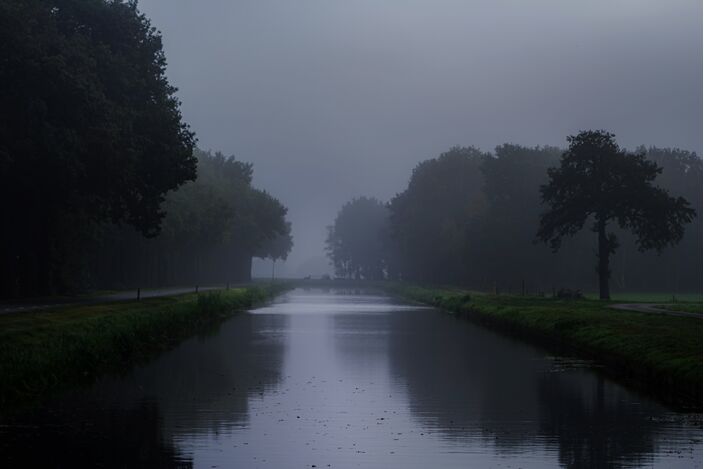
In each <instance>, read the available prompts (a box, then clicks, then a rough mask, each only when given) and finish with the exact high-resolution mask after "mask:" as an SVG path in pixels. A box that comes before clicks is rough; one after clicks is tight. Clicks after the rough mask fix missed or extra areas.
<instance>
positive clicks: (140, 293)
mask: <svg viewBox="0 0 704 469" xmlns="http://www.w3.org/2000/svg"><path fill="white" fill-rule="evenodd" d="M141 297H142V289H141V288H139V287H137V301H139V299H140V298H141Z"/></svg>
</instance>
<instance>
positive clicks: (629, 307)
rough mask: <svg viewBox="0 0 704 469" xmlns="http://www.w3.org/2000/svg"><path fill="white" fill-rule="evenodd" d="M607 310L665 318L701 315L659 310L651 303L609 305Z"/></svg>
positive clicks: (699, 315)
mask: <svg viewBox="0 0 704 469" xmlns="http://www.w3.org/2000/svg"><path fill="white" fill-rule="evenodd" d="M609 308H614V309H620V310H623V311H636V312H639V313H649V314H664V315H666V316H682V317H687V318H700V319H701V318H702V315H701V314H697V313H687V312H685V311H671V310H669V309H664V308H661V307H660V305H657V304H652V303H619V304H616V305H609Z"/></svg>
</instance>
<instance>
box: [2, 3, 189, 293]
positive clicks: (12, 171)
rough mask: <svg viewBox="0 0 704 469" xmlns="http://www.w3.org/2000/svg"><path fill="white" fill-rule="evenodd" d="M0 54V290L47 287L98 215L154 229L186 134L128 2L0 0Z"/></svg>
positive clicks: (153, 40)
mask: <svg viewBox="0 0 704 469" xmlns="http://www.w3.org/2000/svg"><path fill="white" fill-rule="evenodd" d="M0 57H2V61H3V64H2V66H0V197H1V198H2V200H4V201H12V202H11V203H9V204H7V207H6V210H5V212H4V216H5V219H8V220H12V223H13V229H12V230H2V233H1V234H0V246H2V248H1V249H2V251H0V266H1V267H0V276H1V277H0V289H2V290H1V292H0V296H3V295H4V296H8V295H29V294H39V293H41V294H48V293H54V292H56V291H58V290H62V289H66V288H67V287H68V286H69V284H70V281H71V279H70V278H69V277H70V274H71V269H72V268H73V267H72V266H71V265H70V263H71V260H72V259H73V258H75V257H76V254H77V253H79V252H80V249H81V248H80V246H81V244H82V243H83V242H84V241H85V240H86V238H90V237H91V236H92V234H93V233H92V230H93V229H94V228H95V226H96V224H97V223H100V222H104V221H112V222H116V223H117V222H126V223H127V224H129V225H131V226H134V227H135V228H136V229H137V230H138V231H139V232H141V233H143V234H145V235H147V236H153V235H155V234H157V233H158V231H159V228H160V223H161V220H162V218H163V211H162V210H161V204H162V202H163V201H164V195H165V193H166V192H167V191H169V190H173V189H175V188H176V187H178V186H179V185H180V184H182V183H183V182H184V181H187V180H190V179H193V178H194V177H195V158H194V157H193V155H192V150H193V146H194V136H193V134H192V133H191V132H190V131H189V129H188V127H187V126H186V124H184V123H183V122H182V118H181V113H180V111H179V102H178V100H177V99H176V97H175V92H176V89H175V88H174V87H173V86H171V85H170V84H169V82H168V80H167V78H166V74H165V69H166V59H165V57H164V53H163V51H162V41H161V36H160V35H159V34H158V33H157V32H156V31H155V30H154V28H152V26H151V24H150V23H149V21H148V20H147V19H146V18H145V17H144V16H143V15H142V14H140V13H139V12H138V10H137V7H136V3H135V2H123V1H105V0H87V1H77V0H69V1H59V0H49V1H43V0H42V1H40V0H23V1H16V0H2V1H0Z"/></svg>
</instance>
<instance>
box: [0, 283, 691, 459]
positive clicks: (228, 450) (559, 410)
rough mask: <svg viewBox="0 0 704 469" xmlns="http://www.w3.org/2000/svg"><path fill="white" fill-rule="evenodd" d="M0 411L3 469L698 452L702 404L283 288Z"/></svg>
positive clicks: (432, 323)
mask: <svg viewBox="0 0 704 469" xmlns="http://www.w3.org/2000/svg"><path fill="white" fill-rule="evenodd" d="M0 423H2V425H1V426H0V441H1V442H2V443H0V450H2V452H3V453H4V454H5V455H6V456H7V457H9V459H10V462H11V464H14V467H16V466H17V465H23V466H28V465H29V464H30V463H34V464H40V465H42V464H47V463H48V462H51V463H52V464H53V465H54V466H57V465H59V466H60V465H61V464H63V465H65V466H66V467H70V466H73V465H75V462H76V461H77V460H80V461H81V462H82V464H83V465H90V466H98V465H100V464H104V465H106V466H109V467H122V466H130V467H131V466H135V465H140V464H141V465H144V466H145V467H173V466H183V467H189V466H191V465H192V466H194V467H203V468H212V467H262V468H267V467H272V468H292V467H301V468H303V467H309V468H310V467H318V468H320V467H338V468H339V467H370V468H371V467H404V468H407V467H412V468H413V467H417V468H428V467H444V468H445V467H446V468H453V467H514V468H515V467H523V468H529V467H559V466H563V467H642V466H646V467H662V468H678V467H682V468H684V467H701V464H702V437H701V415H700V414H686V413H684V414H682V413H674V412H672V411H670V410H668V409H666V408H664V407H663V406H661V405H659V404H657V403H655V402H653V401H651V400H649V399H647V398H643V397H641V396H638V395H636V394H634V393H633V392H631V391H628V390H626V389H624V388H623V387H622V386H621V385H619V384H616V383H614V382H612V381H611V380H609V379H607V378H605V377H603V376H602V375H600V374H599V373H598V372H597V370H595V369H593V368H591V367H590V365H589V364H588V363H585V362H581V361H578V360H571V359H569V358H565V357H556V356H553V355H552V354H551V353H548V352H546V351H544V350H540V349H537V348H535V347H532V346H529V345H526V344H523V343H520V342H517V341H514V340H512V339H509V338H506V337H505V336H500V335H497V334H495V333H493V332H491V331H489V330H486V329H483V328H480V327H477V326H475V325H472V324H471V323H469V322H467V321H462V320H457V319H455V318H453V317H452V316H450V315H448V314H446V313H443V312H441V311H437V310H434V309H431V308H426V307H420V306H414V305H409V304H404V303H401V302H398V301H396V300H394V299H392V298H390V297H388V296H382V295H377V294H373V293H370V292H362V291H345V290H300V289H299V290H295V291H292V292H290V293H288V294H285V295H283V296H281V297H279V298H278V299H277V300H276V301H275V302H274V303H273V304H270V305H269V306H266V307H263V308H258V309H255V310H253V311H251V312H248V313H242V314H239V315H236V316H234V317H233V318H231V319H229V320H228V321H227V322H225V323H224V324H222V325H221V326H220V327H219V328H217V330H213V331H210V332H209V333H207V334H204V335H201V336H200V337H197V338H193V339H190V340H188V341H186V342H184V343H182V344H181V345H179V346H178V347H177V348H175V349H174V350H172V351H169V352H167V353H165V354H164V355H162V356H160V357H158V358H157V359H155V360H153V361H152V362H151V363H148V364H146V365H144V366H142V367H138V368H136V369H134V370H133V371H131V372H129V373H127V374H126V375H125V376H124V377H121V378H116V377H108V378H105V379H103V380H102V381H100V382H99V383H97V384H96V385H94V386H93V387H92V388H91V389H89V390H86V391H78V392H75V393H73V394H71V395H70V396H67V397H65V398H63V399H61V400H59V401H56V402H54V403H52V404H49V405H47V406H46V407H45V408H43V409H41V410H38V411H36V412H34V413H31V414H28V415H22V416H18V417H15V418H14V419H11V420H6V421H4V422H0ZM40 424H41V425H40ZM36 448H42V450H41V451H36ZM79 458H80V459H79ZM8 467H9V466H8Z"/></svg>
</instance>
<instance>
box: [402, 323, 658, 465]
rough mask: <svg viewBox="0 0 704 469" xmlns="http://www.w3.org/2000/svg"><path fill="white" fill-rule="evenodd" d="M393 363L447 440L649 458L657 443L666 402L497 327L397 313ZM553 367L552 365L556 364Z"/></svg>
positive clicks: (619, 459) (580, 459)
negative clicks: (638, 396)
mask: <svg viewBox="0 0 704 469" xmlns="http://www.w3.org/2000/svg"><path fill="white" fill-rule="evenodd" d="M391 321H392V324H391V328H392V329H393V330H394V333H393V334H391V335H390V336H389V337H390V341H391V344H390V349H389V350H390V352H389V353H390V360H391V369H392V370H394V371H395V372H396V373H398V374H399V375H400V376H401V378H402V380H403V382H404V383H405V385H406V389H407V391H408V399H409V402H410V407H411V412H412V413H413V415H414V416H415V418H417V419H418V420H419V421H420V422H421V423H422V424H423V425H425V426H426V427H429V429H430V430H434V431H436V432H440V433H441V434H442V435H443V437H444V438H446V439H456V440H463V439H465V438H466V437H473V438H476V437H477V436H482V437H483V438H484V439H485V442H486V443H487V444H491V445H492V446H494V447H496V448H497V450H498V451H500V452H520V451H524V450H526V449H530V448H531V447H535V446H543V445H546V446H547V448H546V449H548V450H550V449H552V446H551V445H552V444H554V442H557V444H558V446H559V448H558V450H559V455H560V463H561V464H564V465H566V466H569V467H602V466H609V465H610V464H613V465H616V464H621V465H623V464H633V463H638V462H641V460H642V458H643V457H644V455H647V454H648V453H651V452H652V451H653V450H654V438H655V435H656V434H657V433H658V430H659V425H662V424H659V423H657V421H656V420H653V419H651V417H652V416H658V415H663V414H664V413H665V412H666V411H665V409H663V408H661V407H660V406H658V405H656V404H653V403H649V402H647V401H645V402H642V401H641V405H640V406H633V405H629V404H628V402H629V399H628V397H629V393H628V392H627V391H625V390H623V389H622V388H621V387H620V386H618V385H615V384H610V383H605V382H604V380H603V378H600V377H599V376H597V375H596V374H595V373H593V372H591V371H587V370H571V371H562V372H551V370H550V364H549V363H547V361H546V360H545V359H544V354H542V353H540V352H536V350H535V349H533V348H532V347H529V346H527V345H525V344H521V343H519V342H516V341H513V340H510V339H507V338H505V337H501V336H499V335H497V334H495V333H493V332H491V331H489V330H486V329H483V328H480V327H477V326H474V325H472V324H469V323H467V322H464V321H461V320H457V319H454V318H452V317H450V316H445V315H439V314H438V315H434V314H432V313H429V312H428V311H417V312H413V311H408V312H403V313H402V314H393V315H391ZM553 371H554V370H553Z"/></svg>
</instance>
